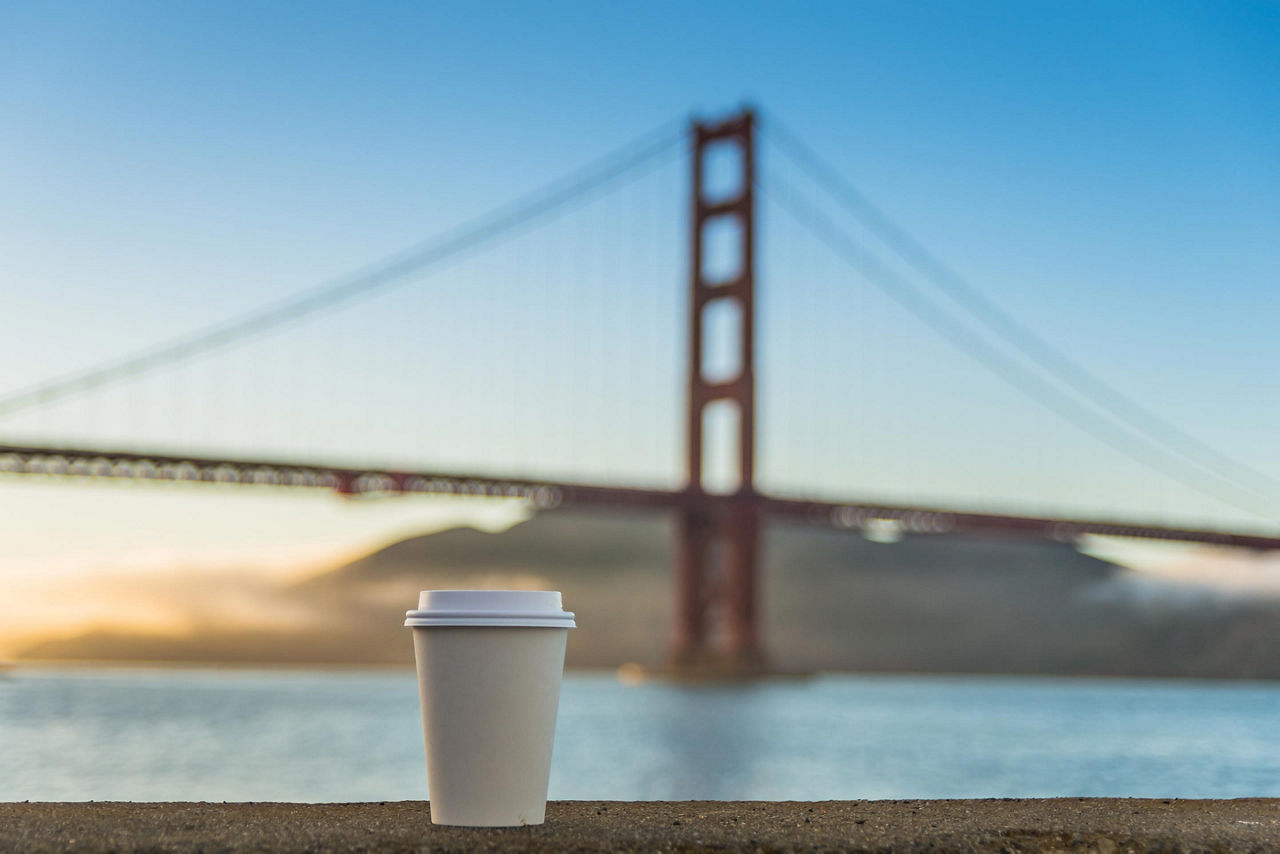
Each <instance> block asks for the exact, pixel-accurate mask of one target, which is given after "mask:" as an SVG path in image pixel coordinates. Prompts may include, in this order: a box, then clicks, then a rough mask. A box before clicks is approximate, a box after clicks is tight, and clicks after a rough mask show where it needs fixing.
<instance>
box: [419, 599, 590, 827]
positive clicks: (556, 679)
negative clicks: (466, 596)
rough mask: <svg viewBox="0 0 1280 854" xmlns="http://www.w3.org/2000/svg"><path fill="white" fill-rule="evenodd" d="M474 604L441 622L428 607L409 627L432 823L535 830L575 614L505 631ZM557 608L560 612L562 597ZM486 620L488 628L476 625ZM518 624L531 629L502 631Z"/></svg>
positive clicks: (542, 810)
mask: <svg viewBox="0 0 1280 854" xmlns="http://www.w3.org/2000/svg"><path fill="white" fill-rule="evenodd" d="M430 592H431V593H433V594H437V593H440V592H460V591H430ZM467 592H475V593H489V592H493V593H507V592H508V591H467ZM425 597H426V594H424V598H425ZM439 598H440V597H439V596H437V599H439ZM479 598H480V599H484V598H485V597H479ZM496 598H497V597H494V599H496ZM476 601H477V600H475V599H472V600H470V602H469V604H470V605H471V606H473V607H472V608H471V609H470V610H456V609H455V610H454V611H453V612H451V613H453V614H455V615H457V616H451V617H445V618H439V617H438V614H439V611H435V612H432V611H431V610H429V609H427V610H419V611H411V612H409V619H407V620H406V624H408V625H410V626H411V628H412V629H413V649H414V656H415V659H416V661H417V667H418V693H419V696H420V698H421V703H422V733H423V740H424V742H425V744H426V752H427V785H428V791H429V795H430V800H431V821H432V823H434V824H447V825H464V826H469V827H513V826H518V825H529V824H542V823H543V821H544V819H545V815H546V807H547V782H548V779H549V777H550V773H551V753H552V746H553V742H554V740H555V726H556V711H557V709H558V707H559V704H560V683H561V679H562V676H563V672H564V651H565V642H566V640H567V638H568V629H569V628H570V627H571V626H572V623H573V615H572V614H568V615H567V620H566V619H565V616H564V615H565V612H559V613H560V615H561V616H559V617H558V618H550V617H549V618H546V619H543V618H542V617H539V616H537V613H536V611H535V610H528V611H526V612H523V613H524V614H525V616H524V617H523V619H522V618H520V617H517V618H514V619H510V620H509V622H508V623H503V622H502V620H501V619H495V618H492V616H491V615H488V616H487V615H485V614H484V613H483V608H475V607H474V606H475V604H476ZM491 601H492V600H491ZM450 604H456V603H450ZM481 604H482V605H483V604H484V602H481ZM555 606H556V611H559V594H555ZM433 613H434V614H436V615H437V616H436V617H435V618H433V617H432V616H431V614H433ZM508 613H513V612H511V611H510V609H508ZM514 613H521V612H514ZM415 614H416V615H419V617H418V620H417V621H416V622H417V624H415V620H414V615H415ZM424 614H426V615H427V616H425V617H424V616H421V615H424ZM477 614H478V616H477ZM433 620H434V621H433ZM485 620H488V622H489V623H490V624H487V625H486V624H474V623H480V622H482V621H485ZM522 621H523V622H533V623H535V625H513V624H509V623H518V622H522ZM423 623H425V624H423ZM458 623H462V624H458ZM467 623H472V624H467ZM552 623H558V624H552Z"/></svg>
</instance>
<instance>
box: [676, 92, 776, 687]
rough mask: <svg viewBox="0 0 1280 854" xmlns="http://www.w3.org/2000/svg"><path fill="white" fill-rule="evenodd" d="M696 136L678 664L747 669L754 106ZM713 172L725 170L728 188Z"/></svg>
mask: <svg viewBox="0 0 1280 854" xmlns="http://www.w3.org/2000/svg"><path fill="white" fill-rule="evenodd" d="M691 140H692V173H693V174H692V182H691V196H692V198H691V216H690V243H691V252H690V259H689V281H690V287H689V342H690V345H689V364H688V411H687V417H688V420H687V424H686V443H687V445H686V451H687V470H686V474H687V482H686V486H685V490H684V495H683V501H682V502H681V506H680V508H679V509H678V510H677V512H676V520H675V576H676V579H675V580H676V583H675V585H674V588H675V608H674V617H673V632H672V639H671V650H670V662H669V663H670V666H671V667H672V669H673V670H675V671H677V672H706V671H711V672H722V673H728V674H738V673H741V674H749V673H753V672H758V671H760V670H761V669H763V666H764V656H763V649H762V646H761V640H760V633H759V628H758V611H757V602H758V599H759V589H758V586H759V585H758V576H759V553H760V534H761V524H760V505H759V497H758V495H757V494H756V491H755V116H754V115H753V113H752V112H751V111H750V110H746V111H744V112H742V113H740V114H739V115H737V116H734V117H731V118H729V119H727V120H725V121H722V122H718V123H714V124H706V123H702V122H695V124H694V127H693V133H692V135H691ZM712 158H715V161H714V163H713V164H710V165H713V166H721V167H726V166H727V167H728V168H727V170H726V169H723V168H722V169H719V170H715V171H717V172H718V173H719V174H717V175H714V176H712V175H709V168H708V167H709V161H710V160H711V159H712ZM710 177H714V178H717V179H723V178H728V179H729V180H728V182H727V183H728V184H729V189H728V191H727V192H726V191H725V190H724V188H722V187H719V186H718V185H719V184H720V183H721V182H720V181H719V180H717V181H714V182H711V181H709V180H708V179H709V178H710ZM712 183H714V184H716V185H717V186H712ZM720 237H724V238H727V239H726V240H718V239H717V238H720ZM725 309H729V311H725ZM715 314H720V315H721V316H722V317H728V318H729V319H730V324H731V325H730V328H729V329H727V330H722V331H727V332H728V333H729V336H728V337H729V338H730V339H731V341H729V342H726V343H727V348H726V347H719V346H718V347H717V350H726V349H727V350H728V352H729V353H730V356H731V358H730V359H729V360H728V361H729V363H730V364H731V365H732V367H733V372H732V373H731V374H729V375H722V374H714V375H712V374H711V373H710V372H709V371H708V370H707V368H708V365H707V361H708V360H707V356H708V355H709V353H710V351H709V348H708V344H709V342H708V340H707V334H706V333H707V329H708V320H709V319H710V318H711V317H712V316H713V315H715ZM713 408H727V409H728V410H729V411H730V414H732V415H736V417H735V418H731V419H728V421H729V422H730V423H731V424H732V427H731V429H730V431H729V433H728V435H727V436H725V435H716V436H709V435H708V432H709V431H708V430H707V429H706V425H707V421H708V418H707V416H708V415H709V413H710V412H711V411H712V410H713ZM722 432H723V431H722ZM708 438H721V439H724V438H728V439H729V440H730V441H732V442H734V444H735V445H736V447H735V449H734V454H733V457H734V458H735V459H733V462H734V463H736V472H733V473H732V475H731V477H730V478H727V480H730V481H732V485H731V486H728V487H726V486H724V484H722V483H721V484H717V483H714V482H712V481H713V480H715V479H714V478H711V477H709V474H711V473H710V472H709V471H708V467H707V465H706V460H707V456H708V455H707V454H706V453H705V451H706V450H707V448H706V446H705V444H704V443H705V442H706V441H707V440H708Z"/></svg>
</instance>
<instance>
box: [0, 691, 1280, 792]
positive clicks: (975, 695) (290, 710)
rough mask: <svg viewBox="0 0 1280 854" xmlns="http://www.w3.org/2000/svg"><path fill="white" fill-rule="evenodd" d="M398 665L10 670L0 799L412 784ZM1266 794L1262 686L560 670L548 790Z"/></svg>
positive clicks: (418, 766) (414, 724) (1275, 769)
mask: <svg viewBox="0 0 1280 854" xmlns="http://www.w3.org/2000/svg"><path fill="white" fill-rule="evenodd" d="M417 704H418V698H417V688H416V685H415V682H414V677H413V674H412V673H409V672H403V673H402V672H394V673H388V672H338V673H331V672H313V671H196V670H188V671H181V670H88V669H85V670H65V669H56V670H52V669H51V670H18V671H15V672H14V673H12V674H11V675H10V676H8V677H7V678H0V801H13V800H209V801H223V800H227V801H246V800H254V801H260V800H289V801H361V800H375V801H376V800H403V799H420V798H424V797H426V794H427V779H426V771H425V768H424V764H423V759H422V734H421V729H420V723H419V719H418V706H417ZM1070 795H1098V796H1113V797H1121V796H1123V797H1237V796H1247V795H1248V796H1252V795H1257V796H1270V797H1277V796H1280V686H1276V685H1273V684H1269V683H1205V682H1152V681H1119V680H1105V681H1103V680H1065V679H1064V680H1057V679H1016V678H1007V679H1006V678H1000V679H988V678H938V677H870V676H827V677H820V678H817V679H814V680H811V681H806V682H776V683H763V684H758V685H744V686H733V687H725V686H718V687H712V686H706V687H688V686H675V685H667V684H660V683H651V684H641V685H624V684H621V683H619V682H618V681H617V680H615V679H614V678H613V677H612V676H611V675H581V674H577V675H575V674H571V675H569V676H568V677H567V679H566V681H565V685H564V692H563V695H562V699H561V709H560V719H559V726H558V731H557V740H556V752H555V759H554V763H553V768H552V774H551V797H552V798H557V799H572V798H585V799H595V798H607V799H622V800H637V799H662V800H667V799H696V798H711V799H740V798H743V799H755V798H759V799H770V800H787V799H797V800H807V799H825V798H839V799H843V798H950V797H1045V796H1070Z"/></svg>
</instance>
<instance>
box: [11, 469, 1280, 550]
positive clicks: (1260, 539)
mask: <svg viewBox="0 0 1280 854" xmlns="http://www.w3.org/2000/svg"><path fill="white" fill-rule="evenodd" d="M0 474H11V475H44V476H54V477H72V478H115V479H122V478H123V479H132V480H143V481H173V482H191V483H208V484H237V485H247V486H270V487H282V488H300V489H330V490H333V491H336V492H338V493H340V494H343V495H352V496H390V495H403V494H419V495H446V496H456V497H479V498H505V499H518V500H524V501H528V502H530V503H531V504H532V505H533V506H534V507H537V508H539V509H552V508H555V507H562V506H579V507H586V506H600V507H614V508H620V509H635V510H642V511H662V510H670V509H675V508H679V507H682V506H685V505H686V504H687V503H688V502H690V501H691V500H692V499H691V497H690V495H689V494H688V493H686V492H684V491H679V490H663V489H647V488H638V487H635V488H633V487H615V486H601V485H592V484H584V483H568V482H559V481H550V480H539V479H530V478H521V477H503V476H498V475H493V474H460V473H457V472H439V471H396V470H390V469H363V468H350V467H345V466H331V465H326V464H323V463H317V462H300V461H294V462H281V461H271V460H234V459H222V458H213V457H201V456H193V455H189V454H177V453H173V452H162V453H148V452H143V451H124V450H115V451H104V450H97V449H84V448H47V447H30V446H21V445H0ZM699 500H700V501H705V500H706V497H705V496H704V497H702V498H700V499H699ZM716 500H720V501H723V502H725V503H729V502H734V501H754V502H757V503H758V504H759V506H760V509H761V511H762V512H763V513H764V514H765V515H767V516H770V517H772V518H776V519H783V520H788V521H793V522H801V523H805V524H811V525H819V526H824V527H831V528H839V529H847V530H852V531H863V530H867V529H871V528H876V527H882V526H889V527H892V528H895V529H897V530H900V531H902V532H904V533H911V534H973V535H989V536H1006V537H1007V536H1016V537H1027V538H1033V539H1044V540H1052V541H1056V542H1075V541H1077V540H1079V539H1080V538H1081V537H1084V536H1106V537H1128V538H1135V539H1146V540H1167V541H1177V542H1187V543H1203V544H1209V545H1218V546H1232V547H1239V548H1248V549H1258V550H1277V549H1280V536H1276V535H1270V534H1266V533H1253V532H1234V531H1210V530H1202V529H1195V528H1181V527H1176V526H1167V525H1155V524H1146V523H1141V522H1127V521H1119V520H1105V519H1092V520H1090V519H1063V518H1051V517H1040V516H1017V515H1007V514H999V513H973V512H968V511H964V510H957V509H951V508H941V507H910V506H904V505H894V504H883V503H878V502H868V501H857V500H854V501H842V502H832V501H806V500H797V499H789V498H775V497H770V496H767V495H751V496H722V497H719V498H718V499H716Z"/></svg>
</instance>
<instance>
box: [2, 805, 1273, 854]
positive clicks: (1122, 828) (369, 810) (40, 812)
mask: <svg viewBox="0 0 1280 854" xmlns="http://www.w3.org/2000/svg"><path fill="white" fill-rule="evenodd" d="M705 850H719V851H725V850H730V851H733V850H745V851H1096V852H1133V851H1160V852H1177V851H1188V852H1190V851H1215V852H1216V851H1275V850H1280V799H1255V798H1251V799H1242V800H1230V801H1180V800H1173V801H1161V800H1116V799H1106V798H1079V799H1077V798H1069V799H1054V800H985V801H824V802H812V803H808V802H783V803H774V802H750V801H747V802H723V801H684V802H618V801H561V802H558V803H554V804H550V805H548V808H547V823H546V824H545V825H542V826H540V827H524V828H513V829H504V830H479V829H469V828H450V827H435V826H433V825H432V824H431V823H430V819H429V816H428V810H427V805H426V804H425V803H421V802H415V801H404V802H388V803H362V804H208V803H158V804H152V803H143V804H137V803H66V804H41V803H20V804H0V851H6V852H8V851H14V852H17V851H22V852H54V851H58V852H62V851H73V852H107V851H110V852H142V851H146V852H157V851H177V852H198V851H199V852H215V851H216V852H242V851H243V852H250V851H255V852H256V851H297V852H303V851H305V852H327V851H369V852H400V851H406V852H407V851H415V852H417V851H705Z"/></svg>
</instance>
